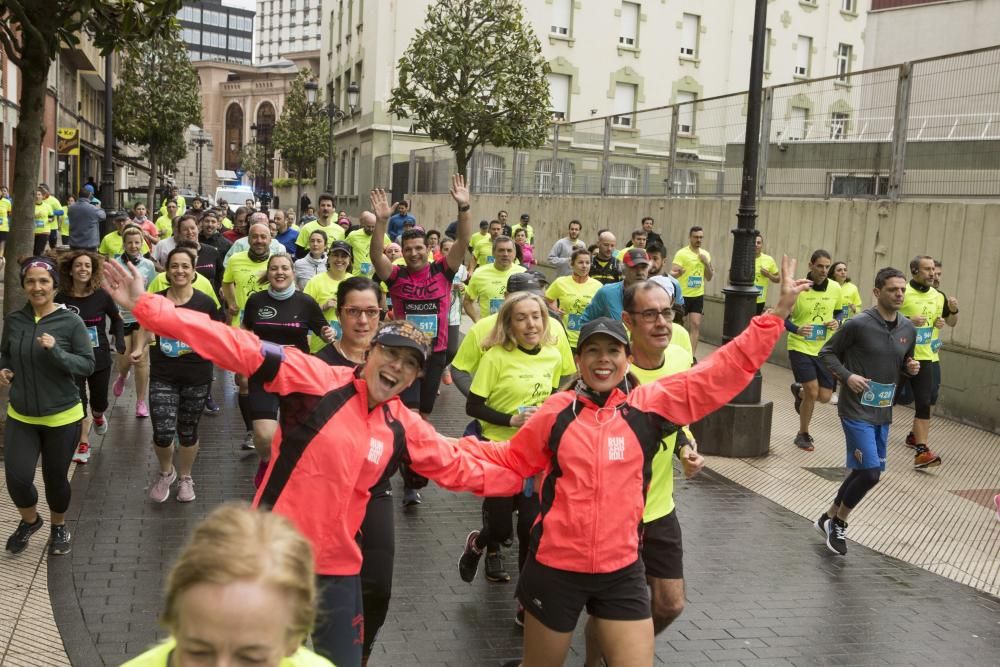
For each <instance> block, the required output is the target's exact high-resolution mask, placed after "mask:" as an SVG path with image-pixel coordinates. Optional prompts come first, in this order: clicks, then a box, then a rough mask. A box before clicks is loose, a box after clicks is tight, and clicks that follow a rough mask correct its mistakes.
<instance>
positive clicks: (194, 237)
mask: <svg viewBox="0 0 1000 667" xmlns="http://www.w3.org/2000/svg"><path fill="white" fill-rule="evenodd" d="M177 238H178V239H180V240H181V241H193V242H195V243H197V242H198V223H197V222H195V220H194V218H184V219H183V220H181V221H180V223H178V225H177Z"/></svg>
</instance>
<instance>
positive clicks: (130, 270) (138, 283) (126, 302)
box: [101, 261, 146, 310]
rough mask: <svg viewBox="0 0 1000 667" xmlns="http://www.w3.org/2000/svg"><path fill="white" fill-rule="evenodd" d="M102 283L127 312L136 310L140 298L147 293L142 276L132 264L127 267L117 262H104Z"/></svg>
mask: <svg viewBox="0 0 1000 667" xmlns="http://www.w3.org/2000/svg"><path fill="white" fill-rule="evenodd" d="M101 281H102V283H103V284H104V291H105V292H107V293H108V294H110V295H111V298H112V299H114V301H115V303H117V304H118V305H119V306H121V307H122V308H124V309H126V310H132V309H134V308H135V304H136V302H138V301H139V297H140V296H142V293H143V292H145V291H146V287H145V283H144V282H143V279H142V274H140V273H139V269H137V268H136V267H135V266H133V265H132V263H131V262H129V263H128V264H127V265H126V266H122V265H121V264H119V263H118V262H116V261H110V262H104V270H103V277H102V280H101Z"/></svg>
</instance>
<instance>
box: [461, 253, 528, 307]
mask: <svg viewBox="0 0 1000 667" xmlns="http://www.w3.org/2000/svg"><path fill="white" fill-rule="evenodd" d="M524 270H525V269H524V267H523V266H518V265H516V264H512V265H511V266H510V267H509V268H508V269H507V270H506V271H501V270H499V269H497V268H496V265H495V264H486V265H483V266H479V267H477V268H476V270H475V271H473V272H472V278H470V279H469V286H468V287H466V289H465V294H466V295H467V296H468V297H469V298H470V299H472V300H473V301H477V302H478V303H479V316H480V317H486V316H487V315H492V314H493V313H496V312H498V311H499V310H500V306H502V305H503V299H504V295H505V294H507V279H508V278H509V277H510V276H511V274H512V273H523V272H524Z"/></svg>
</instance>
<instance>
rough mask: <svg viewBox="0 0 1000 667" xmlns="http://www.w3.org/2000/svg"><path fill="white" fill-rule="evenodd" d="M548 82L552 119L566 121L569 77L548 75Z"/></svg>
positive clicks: (567, 115)
mask: <svg viewBox="0 0 1000 667" xmlns="http://www.w3.org/2000/svg"><path fill="white" fill-rule="evenodd" d="M548 80H549V99H550V100H551V102H550V104H551V107H550V108H551V110H552V117H553V118H554V119H556V120H566V119H567V118H568V117H569V90H570V77H569V76H567V75H566V74H549V75H548Z"/></svg>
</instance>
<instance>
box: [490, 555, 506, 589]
mask: <svg viewBox="0 0 1000 667" xmlns="http://www.w3.org/2000/svg"><path fill="white" fill-rule="evenodd" d="M486 578H487V579H488V580H489V581H493V582H496V583H499V584H505V583H507V582H508V581H510V575H509V574H508V573H507V568H505V567H504V566H503V554H501V553H500V552H499V551H496V552H494V553H488V554H486Z"/></svg>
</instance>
